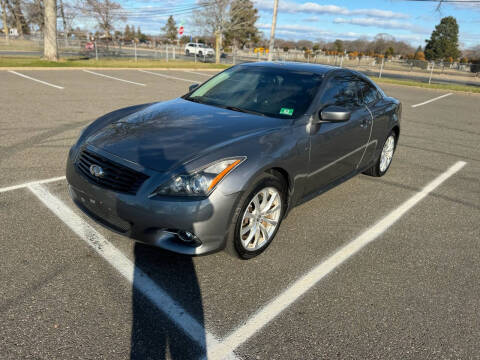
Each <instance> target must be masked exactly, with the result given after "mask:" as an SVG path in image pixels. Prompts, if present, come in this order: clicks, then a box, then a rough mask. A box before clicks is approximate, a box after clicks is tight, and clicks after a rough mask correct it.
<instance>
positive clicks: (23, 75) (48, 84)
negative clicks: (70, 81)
mask: <svg viewBox="0 0 480 360" xmlns="http://www.w3.org/2000/svg"><path fill="white" fill-rule="evenodd" d="M8 72H9V73H10V74H14V75H17V76H21V77H23V78H25V79H29V80H32V81H36V82H38V83H40V84H43V85H47V86H51V87H54V88H56V89H59V90H63V89H64V87H63V86H58V85H54V84H50V83H49V82H46V81H43V80H39V79H35V78H33V77H31V76H28V75H25V74H21V73H19V72H16V71H13V70H9V71H8Z"/></svg>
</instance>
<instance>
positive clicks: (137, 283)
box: [27, 183, 236, 359]
mask: <svg viewBox="0 0 480 360" xmlns="http://www.w3.org/2000/svg"><path fill="white" fill-rule="evenodd" d="M27 187H28V189H29V190H30V191H31V192H32V193H33V194H34V195H35V196H36V197H37V198H38V199H39V200H40V201H41V202H42V203H43V204H44V205H45V206H46V207H47V208H48V209H49V210H51V211H52V212H53V213H54V214H55V215H56V216H57V217H58V218H59V219H60V220H62V221H63V223H64V224H65V225H67V226H68V227H69V228H70V230H72V231H73V232H74V233H75V234H76V235H77V236H78V237H80V238H81V239H82V240H84V241H85V242H86V243H87V244H88V245H89V246H90V247H91V248H93V250H95V251H96V252H97V253H98V254H99V255H100V256H101V257H103V258H104V259H105V260H106V261H107V262H108V263H109V264H110V265H111V266H113V267H114V268H115V269H116V270H117V271H118V272H119V273H120V274H121V275H122V276H123V277H124V278H125V279H126V280H127V281H128V282H130V283H131V284H132V285H133V286H134V287H135V288H136V289H137V290H138V291H140V292H141V293H142V294H143V295H144V296H145V297H146V298H148V299H149V300H150V301H151V302H152V304H154V305H155V306H156V307H157V308H158V309H159V310H160V311H162V312H163V313H164V314H165V315H166V316H167V317H168V318H169V319H170V320H171V321H172V322H173V323H174V324H175V325H176V326H178V327H179V328H180V329H182V330H183V331H184V332H185V334H186V335H187V336H189V337H190V338H191V339H192V340H193V341H195V342H196V343H197V344H198V346H200V347H201V348H202V349H204V350H205V349H208V348H210V347H211V348H215V347H217V346H218V344H219V343H220V341H219V340H218V339H217V338H216V337H215V336H214V335H213V334H212V333H210V332H208V331H206V329H205V328H204V327H203V326H202V325H201V324H200V323H199V322H198V321H197V320H195V319H194V318H193V317H192V316H191V315H190V314H189V313H188V312H187V311H186V310H185V309H183V308H182V307H181V306H180V305H179V304H178V303H177V302H176V301H175V300H174V299H172V298H171V297H170V296H169V295H168V294H167V293H166V292H165V290H163V289H162V288H161V287H159V286H158V285H157V284H156V283H155V281H153V280H152V279H151V278H150V277H149V276H148V275H147V274H146V273H145V272H144V271H143V270H141V269H140V268H138V267H136V266H135V265H134V264H133V263H132V261H131V260H130V259H128V258H127V257H126V256H125V255H124V254H123V253H122V252H121V251H120V250H118V249H117V248H116V247H115V246H113V245H112V244H111V243H110V242H109V241H108V240H107V239H106V238H105V237H104V236H102V235H101V234H100V233H99V232H98V231H96V230H95V229H94V228H93V227H92V226H91V225H90V224H88V223H87V222H86V221H84V220H83V219H82V218H81V217H80V216H79V215H77V214H76V213H75V212H74V211H73V210H72V209H71V208H70V207H69V206H67V205H66V204H65V203H64V202H63V201H62V200H60V199H59V198H57V197H56V196H54V195H53V194H52V193H50V192H49V191H48V189H47V188H46V187H45V186H43V185H42V184H39V183H35V184H30V185H28V186H27ZM134 274H135V278H134ZM222 359H236V356H235V354H234V353H233V352H224V353H222Z"/></svg>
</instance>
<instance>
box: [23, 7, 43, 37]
mask: <svg viewBox="0 0 480 360" xmlns="http://www.w3.org/2000/svg"><path fill="white" fill-rule="evenodd" d="M26 13H27V20H28V23H29V24H30V26H32V25H35V26H37V27H38V29H39V30H40V31H41V32H42V33H43V28H44V27H45V8H44V4H43V0H34V1H32V2H28V3H26Z"/></svg>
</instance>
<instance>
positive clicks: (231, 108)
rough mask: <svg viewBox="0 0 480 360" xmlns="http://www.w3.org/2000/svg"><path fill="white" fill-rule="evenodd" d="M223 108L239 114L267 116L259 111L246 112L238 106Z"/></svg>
mask: <svg viewBox="0 0 480 360" xmlns="http://www.w3.org/2000/svg"><path fill="white" fill-rule="evenodd" d="M219 106H220V105H219ZM221 107H223V108H225V109H227V110H232V111H238V112H242V113H247V114H253V115H260V116H267V115H265V114H263V113H261V112H257V111H253V110H246V109H242V108H239V107H236V106H221Z"/></svg>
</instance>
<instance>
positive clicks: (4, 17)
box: [0, 0, 10, 45]
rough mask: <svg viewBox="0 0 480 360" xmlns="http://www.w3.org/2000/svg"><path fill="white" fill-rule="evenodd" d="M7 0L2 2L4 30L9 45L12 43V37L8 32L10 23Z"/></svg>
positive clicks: (0, 0) (1, 0)
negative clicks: (8, 20)
mask: <svg viewBox="0 0 480 360" xmlns="http://www.w3.org/2000/svg"><path fill="white" fill-rule="evenodd" d="M6 1H7V0H0V2H1V3H2V22H3V32H4V33H5V40H6V42H7V45H8V44H10V38H9V34H8V24H7V9H6V4H5V3H6Z"/></svg>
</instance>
